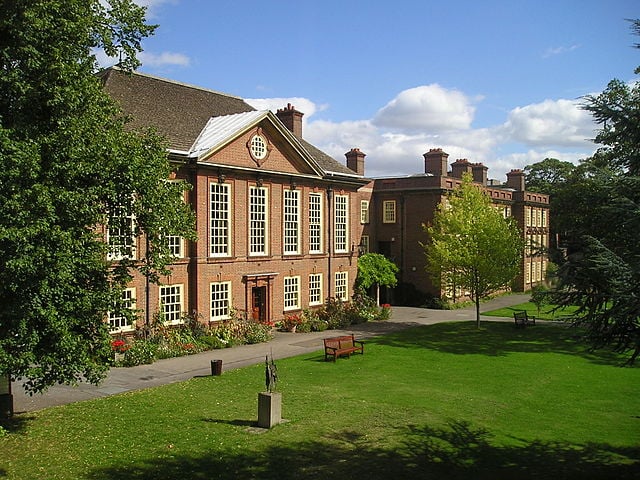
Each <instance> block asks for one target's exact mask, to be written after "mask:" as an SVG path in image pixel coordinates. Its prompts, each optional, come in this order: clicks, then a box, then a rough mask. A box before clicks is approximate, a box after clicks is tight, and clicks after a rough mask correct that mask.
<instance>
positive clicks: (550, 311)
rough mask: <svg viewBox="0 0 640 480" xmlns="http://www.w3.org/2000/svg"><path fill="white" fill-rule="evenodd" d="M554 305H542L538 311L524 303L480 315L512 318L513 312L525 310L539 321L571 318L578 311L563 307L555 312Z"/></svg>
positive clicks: (573, 307) (576, 308) (530, 303)
mask: <svg viewBox="0 0 640 480" xmlns="http://www.w3.org/2000/svg"><path fill="white" fill-rule="evenodd" d="M555 308H556V306H555V305H543V306H542V307H541V308H540V309H539V310H538V307H537V306H536V304H535V303H533V302H525V303H520V304H518V305H512V306H510V307H504V308H499V309H497V310H491V311H489V312H482V315H488V316H491V317H509V318H513V312H521V311H522V310H526V312H527V313H528V314H529V315H533V316H535V317H536V318H539V319H541V320H557V321H559V320H563V319H566V318H570V317H572V315H573V314H574V313H575V312H576V310H578V307H575V306H571V307H563V308H560V309H557V310H554V309H555Z"/></svg>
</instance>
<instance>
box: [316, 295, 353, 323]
mask: <svg viewBox="0 0 640 480" xmlns="http://www.w3.org/2000/svg"><path fill="white" fill-rule="evenodd" d="M318 317H319V318H320V319H321V320H323V321H325V322H326V323H327V326H328V328H330V329H332V330H335V329H340V328H345V327H348V326H349V325H350V323H349V318H348V317H347V315H345V306H344V303H343V302H342V300H340V299H337V298H333V297H329V298H327V300H326V301H325V303H324V305H323V307H322V308H321V309H320V310H319V311H318Z"/></svg>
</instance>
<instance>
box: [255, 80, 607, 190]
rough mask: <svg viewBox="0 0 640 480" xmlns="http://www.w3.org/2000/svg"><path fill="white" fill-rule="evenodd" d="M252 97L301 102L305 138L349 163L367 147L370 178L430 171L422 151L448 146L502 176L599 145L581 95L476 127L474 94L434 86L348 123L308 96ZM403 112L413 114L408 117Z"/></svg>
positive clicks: (572, 157) (260, 104) (268, 103)
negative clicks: (352, 153) (355, 151)
mask: <svg viewBox="0 0 640 480" xmlns="http://www.w3.org/2000/svg"><path fill="white" fill-rule="evenodd" d="M426 100H430V102H427V103H428V104H429V105H430V106H429V112H427V113H426V114H425V113H424V112H422V113H421V112H420V111H419V110H420V108H419V107H420V105H426V103H425V101H426ZM246 101H247V103H249V104H250V105H252V106H253V107H255V108H258V109H271V110H273V111H275V110H277V109H278V108H282V107H284V106H285V105H287V103H290V104H292V105H295V107H296V109H297V110H299V111H301V112H303V113H305V116H304V119H305V123H304V125H303V134H304V137H305V139H307V140H308V141H309V142H311V143H312V144H314V145H316V146H317V147H318V148H320V149H321V150H323V151H325V152H326V153H328V154H329V155H331V156H332V157H333V158H335V159H336V160H338V161H340V162H343V163H344V162H345V157H344V154H345V153H346V152H348V151H349V150H350V149H351V148H356V147H357V148H360V149H361V150H362V151H363V152H364V153H365V154H366V155H367V157H366V160H365V174H366V175H367V176H370V177H380V176H392V175H411V174H417V173H422V172H423V171H424V159H423V156H422V155H423V154H424V153H425V152H427V151H429V149H430V148H442V149H443V150H444V151H445V152H447V153H449V160H450V162H453V161H455V160H456V159H458V158H467V159H468V160H469V161H470V162H474V163H475V162H482V163H484V164H485V165H486V166H487V167H489V172H488V174H489V177H491V178H496V179H498V180H502V181H504V180H505V177H504V175H505V174H506V173H507V172H508V171H510V170H511V169H514V168H524V167H525V166H526V165H530V164H533V163H536V162H540V161H542V160H543V159H545V158H547V157H553V158H559V159H561V160H565V161H572V162H577V161H578V160H579V159H582V158H586V157H587V156H590V155H591V154H592V153H593V151H594V150H595V146H594V145H593V143H591V142H590V141H589V140H588V139H589V138H592V137H593V136H594V131H593V129H594V124H593V122H592V120H591V117H590V115H589V114H588V113H587V112H585V111H584V110H581V109H580V108H579V106H578V105H577V103H576V102H575V101H574V100H565V99H559V100H545V101H544V102H541V103H537V104H532V105H527V106H524V107H518V108H515V109H513V110H512V111H511V112H509V113H508V114H507V116H506V118H505V121H504V122H503V123H501V124H497V125H493V126H489V127H485V128H471V120H472V117H473V112H474V109H475V107H473V106H472V100H470V97H468V96H466V95H464V94H463V93H461V92H457V91H447V90H444V89H442V88H441V87H439V86H433V85H430V86H426V87H418V88H417V89H409V90H405V91H403V92H400V94H398V96H397V97H396V98H395V99H394V101H392V102H390V103H389V104H387V105H386V106H385V107H383V108H381V109H380V110H379V111H378V114H376V116H375V117H374V118H373V119H357V120H348V121H341V122H333V121H330V120H325V119H316V118H315V117H314V115H316V116H317V114H318V112H321V111H322V110H324V109H326V108H327V107H326V106H319V105H318V104H316V103H314V102H313V101H312V100H310V99H307V98H303V97H295V98H262V99H256V98H254V99H246ZM447 102H450V103H452V104H453V105H449V104H447ZM434 105H435V106H434ZM402 112H404V113H405V114H407V115H408V116H409V117H410V118H409V119H404V120H402V119H401V118H400V116H399V115H400V113H402ZM436 112H438V115H436ZM311 117H313V118H311ZM452 117H453V118H452ZM310 118H311V120H309V119H310ZM417 125H421V128H416V126H417Z"/></svg>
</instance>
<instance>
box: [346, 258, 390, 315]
mask: <svg viewBox="0 0 640 480" xmlns="http://www.w3.org/2000/svg"><path fill="white" fill-rule="evenodd" d="M398 271H399V270H398V267H397V266H396V264H395V263H393V262H392V261H391V260H389V259H387V257H385V256H384V255H380V254H379V253H366V254H364V255H363V256H361V257H360V258H359V259H358V278H357V280H356V281H357V283H358V285H360V286H362V287H364V288H371V287H372V286H373V285H375V286H376V304H377V305H380V285H382V286H384V287H395V286H396V285H397V284H398V278H397V277H396V275H397V274H398Z"/></svg>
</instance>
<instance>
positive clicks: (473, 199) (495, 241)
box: [424, 175, 524, 328]
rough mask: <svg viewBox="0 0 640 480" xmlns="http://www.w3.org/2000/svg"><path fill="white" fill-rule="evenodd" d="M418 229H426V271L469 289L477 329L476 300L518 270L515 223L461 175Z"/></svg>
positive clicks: (441, 283)
mask: <svg viewBox="0 0 640 480" xmlns="http://www.w3.org/2000/svg"><path fill="white" fill-rule="evenodd" d="M424 228H425V230H426V232H427V233H428V234H429V241H428V242H427V244H425V245H424V248H425V252H426V255H427V270H428V271H429V273H430V274H431V277H432V278H433V281H434V283H435V284H436V285H439V286H440V287H443V286H445V287H446V286H454V288H455V287H460V288H463V289H465V290H467V291H469V292H470V295H471V299H472V300H473V301H474V302H475V305H476V324H477V326H478V328H479V327H480V300H481V299H483V298H486V297H487V296H489V295H490V294H491V293H494V292H496V291H498V290H501V289H503V288H505V287H507V286H508V285H509V284H510V282H511V281H512V280H513V279H514V278H515V277H516V275H517V274H518V272H519V267H520V262H521V259H522V252H523V249H524V241H523V239H522V235H521V233H520V231H519V229H518V227H517V225H516V224H515V222H514V221H513V219H510V218H508V219H505V218H504V217H503V216H502V213H500V211H498V210H497V209H495V208H494V207H493V206H492V204H491V200H490V198H489V197H488V196H487V195H486V194H485V192H483V191H482V190H481V189H480V188H478V187H477V186H476V185H473V183H472V178H471V176H470V175H465V176H464V178H463V180H462V185H461V186H460V187H459V188H457V189H455V190H454V191H453V192H451V193H450V194H449V195H448V196H447V201H445V202H442V203H441V204H440V205H439V206H438V210H437V211H436V213H435V216H434V219H433V223H432V224H431V225H430V226H425V227H424Z"/></svg>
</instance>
